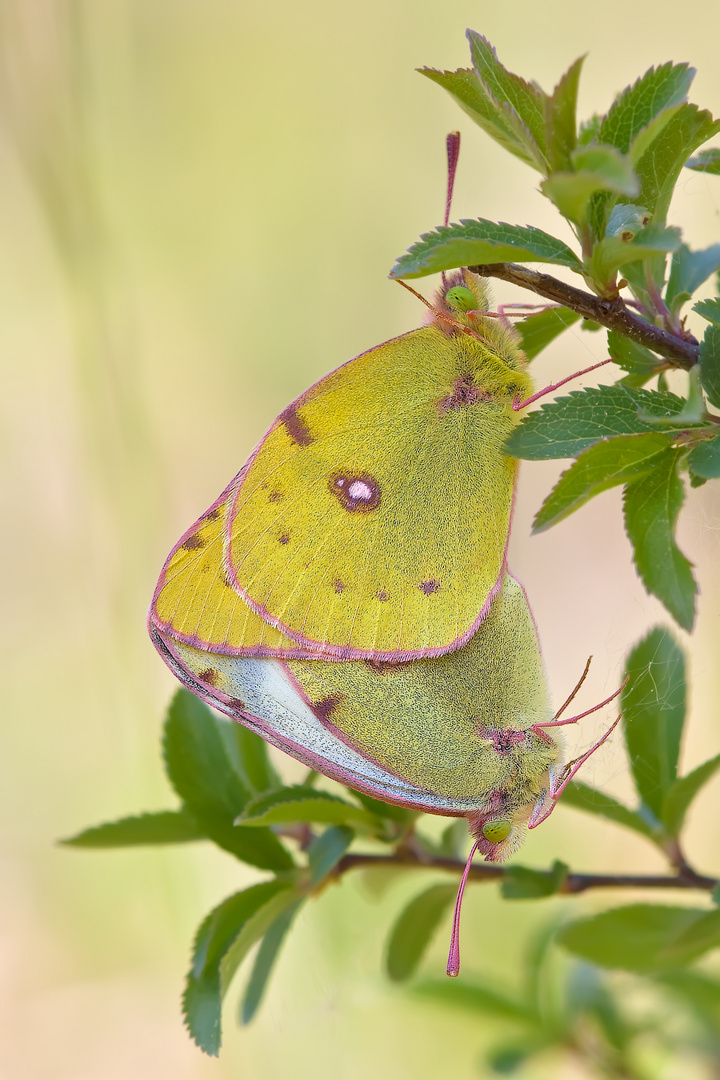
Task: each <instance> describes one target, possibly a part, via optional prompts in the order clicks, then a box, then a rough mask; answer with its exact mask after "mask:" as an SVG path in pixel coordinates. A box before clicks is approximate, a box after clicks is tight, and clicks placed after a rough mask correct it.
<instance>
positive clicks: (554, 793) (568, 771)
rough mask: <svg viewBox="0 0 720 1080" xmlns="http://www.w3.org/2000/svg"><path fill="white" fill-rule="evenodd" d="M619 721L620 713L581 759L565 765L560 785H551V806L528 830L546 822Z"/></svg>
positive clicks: (529, 825)
mask: <svg viewBox="0 0 720 1080" xmlns="http://www.w3.org/2000/svg"><path fill="white" fill-rule="evenodd" d="M621 720H622V713H620V715H619V716H618V718H617V720H616V721H615V723H614V724H611V726H610V727H609V728H608V729H607V731H606V732H605V734H604V735H603V737H602V738H601V739H598V741H597V742H596V743H595V745H594V746H591V747H590V749H589V750H588V752H587V753H586V754H583V755H582V757H579V758H575V760H574V761H571V762H569V764H567V765H566V766H565V769H564V774H563V779H562V781H561V782H560V784H558V786H557V787H555V785H554V783H551V787H550V799H551V800H552V801H551V804H550V809H549V810H548V811H547V812H546V813H545V814H543V815H542V817H539V818H538V819H537V820H536V821H534V820H532V819H531V820H530V821H529V822H528V829H536V828H537V827H538V825H541V824H542V822H543V821H546V820H547V819H548V818H549V817H550V815H551V814H552V812H553V810H554V809H555V807H556V806H557V801H558V799H559V798H560V796H561V795H562V793H563V791H564V790H565V788H566V787H567V786H568V784H569V783H570V781H571V780H572V778H573V777H574V776H575V774H576V773H577V772H578V770H579V769H581V768H582V766H583V765H584V764H585V762H586V761H587V759H588V758H589V757H590V755H591V754H594V753H595V751H596V750H597V749H598V748H599V747H601V746H602V744H603V743H604V742H605V740H606V739H609V738H610V736H611V735H612V733H613V731H614V730H615V728H616V727H617V726H618V724H619V723H620V721H621Z"/></svg>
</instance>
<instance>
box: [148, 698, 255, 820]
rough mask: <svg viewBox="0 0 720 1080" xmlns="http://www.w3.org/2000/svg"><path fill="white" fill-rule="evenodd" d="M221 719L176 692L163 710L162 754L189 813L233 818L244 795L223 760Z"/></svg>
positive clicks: (226, 759)
mask: <svg viewBox="0 0 720 1080" xmlns="http://www.w3.org/2000/svg"><path fill="white" fill-rule="evenodd" d="M221 726H222V727H223V728H226V729H227V728H229V726H230V721H229V720H225V719H220V717H219V716H216V715H215V713H213V712H211V710H210V709H209V708H208V706H207V705H205V703H204V702H202V701H200V699H199V698H197V697H195V695H194V694H191V693H190V691H189V690H178V691H177V693H176V694H175V696H174V698H173V699H172V702H171V703H170V709H169V711H168V715H167V719H166V721H165V730H164V734H163V755H164V758H165V768H166V771H167V774H168V778H169V780H170V783H171V784H172V786H173V787H174V788H175V791H176V792H177V793H178V795H179V796H180V798H181V799H182V800H183V802H184V803H185V804H186V805H187V807H188V809H189V810H190V812H191V813H196V812H201V813H209V814H214V815H218V816H224V817H227V818H229V819H232V818H233V817H234V816H235V815H236V814H239V813H240V811H241V810H242V808H243V806H244V805H245V803H246V802H247V800H248V796H249V792H248V790H247V788H246V787H245V785H244V784H243V782H242V780H241V779H240V777H239V775H238V774H237V772H236V771H235V769H234V768H233V765H232V762H231V760H230V758H229V757H228V754H227V751H226V748H225V741H224V738H223V735H222V734H221V730H220V729H221Z"/></svg>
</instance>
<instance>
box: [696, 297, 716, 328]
mask: <svg viewBox="0 0 720 1080" xmlns="http://www.w3.org/2000/svg"><path fill="white" fill-rule="evenodd" d="M693 311H697V313H698V315H702V317H703V319H707V321H708V322H711V323H720V296H713V297H712V298H711V299H709V300H699V301H698V302H697V304H693Z"/></svg>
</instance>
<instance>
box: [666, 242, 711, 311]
mask: <svg viewBox="0 0 720 1080" xmlns="http://www.w3.org/2000/svg"><path fill="white" fill-rule="evenodd" d="M718 267H720V244H713V245H712V246H711V247H709V248H704V249H703V250H702V251H691V250H690V248H689V247H688V246H687V244H681V245H680V247H679V248H678V249H677V251H676V252H675V254H674V255H673V257H672V263H671V266H670V278H669V280H668V286H667V290H666V292H665V302H666V303H667V305H668V307H670V308H672V310H673V311H675V312H677V311H679V309H680V308H681V307H682V305H683V304H684V303H685V302H686V301H687V300H689V299H690V297H691V296H692V294H693V293H694V292H695V290H696V289H699V288H700V286H701V285H702V284H703V282H704V281H707V279H708V278H709V277H710V275H711V274H714V273H715V272H716V270H717V269H718ZM719 307H720V305H719ZM695 310H697V309H695Z"/></svg>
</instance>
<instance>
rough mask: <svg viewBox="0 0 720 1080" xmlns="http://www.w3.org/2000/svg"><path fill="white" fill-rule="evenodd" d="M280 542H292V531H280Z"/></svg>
mask: <svg viewBox="0 0 720 1080" xmlns="http://www.w3.org/2000/svg"><path fill="white" fill-rule="evenodd" d="M278 543H279V544H289V543H290V533H286V532H284V533H280V535H279V536H278Z"/></svg>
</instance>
